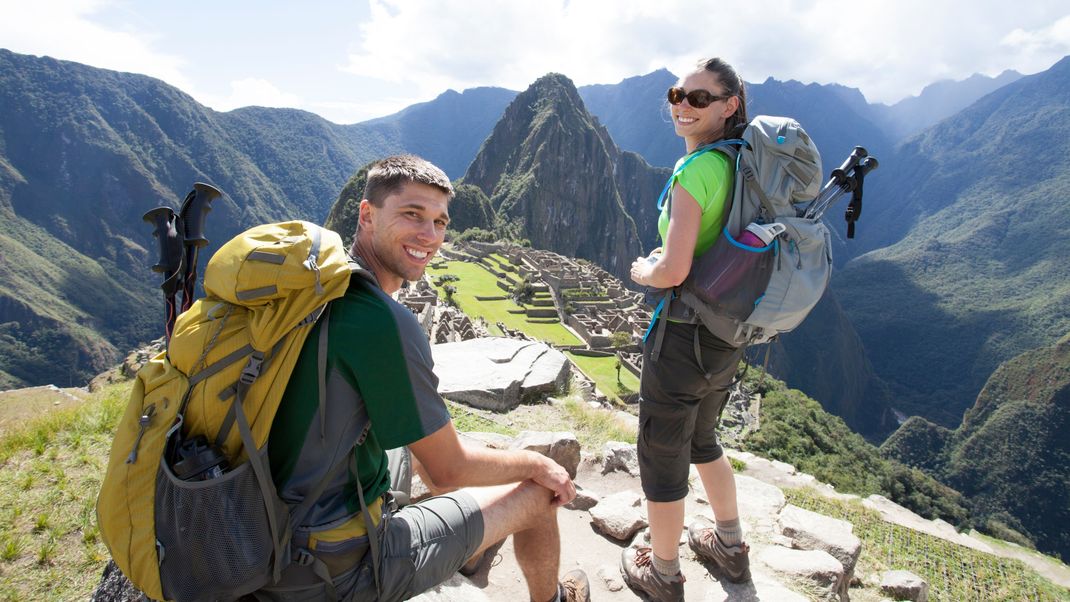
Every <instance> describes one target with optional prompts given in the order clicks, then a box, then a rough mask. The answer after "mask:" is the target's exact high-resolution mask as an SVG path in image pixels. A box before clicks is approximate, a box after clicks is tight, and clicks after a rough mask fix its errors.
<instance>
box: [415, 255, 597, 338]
mask: <svg viewBox="0 0 1070 602" xmlns="http://www.w3.org/2000/svg"><path fill="white" fill-rule="evenodd" d="M431 273H432V274H433V275H436V276H437V274H441V273H449V274H454V275H456V276H458V277H459V278H460V280H458V281H457V282H456V283H455V284H456V288H457V290H456V292H455V293H453V296H452V297H453V299H454V301H455V302H456V303H457V306H458V307H459V308H460V309H461V311H463V312H464V313H466V314H468V316H469V317H470V318H472V319H473V320H475V319H478V318H483V319H484V320H485V321H486V322H487V324H488V325H489V327H490V329H491V331H492V332H494V333H495V334H502V333H501V332H500V331H499V330H498V329H497V327H496V326H495V324H497V323H498V322H502V323H503V324H505V325H506V326H507V327H508V328H513V329H516V330H520V331H523V332H525V333H527V334H529V335H531V336H533V337H535V338H537V339H540V340H542V341H546V342H549V343H554V344H556V345H579V344H581V343H582V341H580V340H579V339H578V338H576V336H575V335H574V334H572V333H571V332H570V331H569V330H568V329H566V328H565V327H564V326H562V325H561V324H560V323H559V322H558V323H552V324H539V323H532V322H528V321H527V319H526V316H525V315H524V314H522V313H518V314H512V313H509V310H514V311H515V310H520V309H522V308H521V307H520V306H519V305H517V304H516V303H515V302H513V301H512V300H501V301H477V300H476V297H500V296H503V295H506V294H507V293H506V291H503V290H502V289H500V288H498V285H497V278H495V276H494V275H493V274H491V273H490V272H488V271H487V270H486V268H484V267H483V266H481V265H479V264H476V263H473V262H467V261H447V262H445V267H444V268H442V269H440V270H436V269H433V270H431ZM436 288H438V289H439V290H440V292H441V294H443V295H445V292H443V291H442V287H440V286H436Z"/></svg>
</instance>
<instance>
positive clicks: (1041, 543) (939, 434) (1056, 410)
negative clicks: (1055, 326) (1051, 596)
mask: <svg viewBox="0 0 1070 602" xmlns="http://www.w3.org/2000/svg"><path fill="white" fill-rule="evenodd" d="M1067 429H1070V335H1067V336H1065V337H1063V338H1062V339H1061V340H1060V341H1058V342H1057V343H1056V344H1055V345H1052V346H1050V347H1044V348H1040V349H1035V350H1032V351H1027V352H1025V353H1023V354H1022V355H1019V356H1018V357H1015V358H1014V359H1012V360H1010V361H1007V362H1005V363H1003V364H1002V365H1001V366H1000V367H999V368H998V369H997V370H996V371H995V372H994V373H993V374H992V376H991V377H990V378H989V379H988V381H987V382H986V383H985V386H984V388H983V389H982V390H981V393H980V395H978V396H977V401H976V403H974V405H973V407H971V408H970V409H969V411H967V412H966V416H965V418H964V420H963V422H962V425H961V426H960V427H959V428H957V429H955V430H954V431H947V430H946V429H941V427H938V426H935V425H933V424H931V423H929V422H927V421H925V420H923V419H914V420H912V421H911V422H908V423H907V424H904V425H903V427H902V428H901V429H900V430H899V431H897V432H896V433H895V435H893V436H892V437H890V438H889V439H888V441H886V442H885V443H884V445H883V446H882V447H881V451H882V453H884V454H885V455H886V456H888V457H891V458H896V459H899V460H901V461H903V462H908V463H910V464H912V465H915V466H919V467H921V468H924V469H926V470H927V471H928V472H930V473H931V474H933V475H936V476H937V477H939V478H940V479H941V480H942V481H944V482H946V483H948V484H950V485H951V486H953V487H955V488H956V489H958V490H959V491H961V492H962V493H963V494H964V495H966V496H967V497H968V498H969V500H970V505H971V507H972V508H973V511H974V514H975V515H976V516H977V517H979V519H980V520H983V521H987V522H988V523H989V526H990V528H991V529H992V530H994V531H997V532H1001V533H1003V534H1004V535H1007V534H1008V533H1009V530H1014V531H1017V532H1020V533H1022V534H1023V535H1024V536H1025V537H1027V538H1028V539H1030V540H1032V541H1033V542H1035V544H1036V546H1037V549H1039V550H1041V551H1044V552H1047V553H1056V554H1058V555H1060V556H1062V557H1063V558H1068V557H1070V530H1068V529H1067V527H1066V526H1067V524H1070V438H1068V437H1067V436H1066V433H1067Z"/></svg>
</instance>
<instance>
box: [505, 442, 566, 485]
mask: <svg viewBox="0 0 1070 602" xmlns="http://www.w3.org/2000/svg"><path fill="white" fill-rule="evenodd" d="M510 447H511V448H512V449H526V450H528V451H533V452H536V453H540V454H542V455H544V456H546V457H547V458H550V459H551V460H553V461H554V462H557V463H558V464H560V465H561V466H562V467H564V469H565V470H567V471H568V476H569V477H571V478H573V479H574V478H576V467H577V466H579V464H580V442H579V441H578V440H577V439H576V436H575V435H573V434H572V433H550V432H545V431H539V432H533V431H524V432H522V433H520V434H519V435H518V436H517V438H516V439H515V440H514V441H513V443H512V445H510Z"/></svg>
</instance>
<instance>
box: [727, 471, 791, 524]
mask: <svg viewBox="0 0 1070 602" xmlns="http://www.w3.org/2000/svg"><path fill="white" fill-rule="evenodd" d="M735 478H736V497H737V499H738V500H739V516H740V518H741V519H742V520H744V521H745V522H747V523H748V524H750V525H751V526H752V527H753V528H754V529H756V530H759V531H762V532H764V533H770V534H771V533H773V532H774V531H775V528H774V527H775V523H776V516H777V514H779V513H780V509H781V508H783V507H784V504H785V503H786V502H785V500H784V492H783V491H781V490H780V488H779V487H777V486H776V485H770V484H768V483H764V482H762V481H759V480H758V479H755V478H752V477H748V476H746V475H741V474H737V475H735Z"/></svg>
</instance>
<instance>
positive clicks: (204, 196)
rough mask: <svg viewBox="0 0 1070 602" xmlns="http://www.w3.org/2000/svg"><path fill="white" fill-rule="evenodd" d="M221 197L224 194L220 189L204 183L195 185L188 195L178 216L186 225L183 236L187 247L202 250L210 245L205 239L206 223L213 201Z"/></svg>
mask: <svg viewBox="0 0 1070 602" xmlns="http://www.w3.org/2000/svg"><path fill="white" fill-rule="evenodd" d="M221 196H223V193H222V192H219V189H218V188H216V187H215V186H212V185H211V184H205V183H204V182H197V183H196V184H194V185H193V190H191V191H190V192H189V194H187V195H186V199H185V200H184V201H182V208H181V209H179V211H178V214H179V215H180V216H182V222H183V223H184V224H185V225H186V230H185V232H183V235H184V237H185V240H186V246H187V247H189V246H194V247H197V248H200V247H203V246H205V245H207V244H208V239H207V238H205V237H204V221H205V219H206V218H207V217H208V212H209V211H211V210H212V201H214V200H216V199H217V198H219V197H221Z"/></svg>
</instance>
